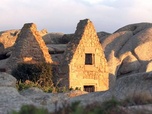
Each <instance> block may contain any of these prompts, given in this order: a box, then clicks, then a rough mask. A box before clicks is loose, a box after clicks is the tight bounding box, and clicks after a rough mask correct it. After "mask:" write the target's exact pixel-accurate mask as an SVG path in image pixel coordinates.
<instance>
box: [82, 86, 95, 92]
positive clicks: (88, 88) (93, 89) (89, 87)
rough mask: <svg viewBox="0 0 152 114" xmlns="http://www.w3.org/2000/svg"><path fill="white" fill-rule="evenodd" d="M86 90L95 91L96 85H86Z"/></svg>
mask: <svg viewBox="0 0 152 114" xmlns="http://www.w3.org/2000/svg"><path fill="white" fill-rule="evenodd" d="M84 91H87V92H94V91H95V87H94V86H92V85H89V86H84Z"/></svg>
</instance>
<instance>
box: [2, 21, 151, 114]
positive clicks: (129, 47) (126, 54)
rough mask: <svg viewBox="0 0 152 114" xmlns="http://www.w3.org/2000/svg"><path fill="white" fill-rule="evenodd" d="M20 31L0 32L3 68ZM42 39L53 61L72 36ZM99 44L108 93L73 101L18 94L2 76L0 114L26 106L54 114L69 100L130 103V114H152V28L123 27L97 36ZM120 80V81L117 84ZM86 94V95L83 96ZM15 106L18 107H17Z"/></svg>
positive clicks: (50, 35)
mask: <svg viewBox="0 0 152 114" xmlns="http://www.w3.org/2000/svg"><path fill="white" fill-rule="evenodd" d="M19 32H20V31H19V30H13V31H3V32H0V68H1V69H3V68H5V63H6V61H7V58H9V56H10V55H11V48H12V46H13V44H14V42H15V40H16V36H17V34H18V33H19ZM42 36H43V39H44V41H45V43H46V44H47V46H48V48H49V53H51V54H52V56H53V59H54V61H57V62H60V57H61V56H62V54H63V53H64V51H65V49H66V44H67V43H68V42H69V41H70V40H71V36H72V34H68V35H67V34H63V33H47V32H43V35H42ZM98 36H99V38H100V42H101V44H102V47H103V49H104V53H105V56H106V59H107V61H108V66H109V72H110V78H111V83H110V84H111V85H110V86H111V89H110V90H108V91H106V92H94V93H89V94H86V95H82V96H78V97H74V98H71V97H69V93H66V94H47V93H44V92H42V91H41V90H39V89H37V88H32V89H29V90H26V91H22V92H20V93H19V92H18V91H17V90H16V88H15V87H14V86H15V82H16V79H14V78H13V77H12V76H11V75H8V74H6V73H0V114H6V113H7V111H10V110H12V109H15V110H19V108H20V107H21V105H23V104H33V105H35V106H38V107H39V106H42V107H45V108H47V109H48V110H49V111H54V110H55V106H54V102H55V101H58V103H59V105H60V104H62V103H61V101H63V100H67V102H69V103H71V102H74V101H81V104H82V105H84V106H86V105H88V104H91V103H94V102H99V103H103V102H104V101H107V100H110V99H111V98H113V97H114V98H115V99H117V100H118V101H124V100H126V99H127V100H129V104H128V105H127V106H126V105H125V106H122V107H121V108H122V109H123V110H125V111H126V112H128V114H136V113H137V111H138V112H140V113H142V114H144V113H146V114H151V113H152V88H151V87H152V72H151V71H152V53H151V52H152V48H151V46H152V24H151V23H138V24H131V25H127V26H125V27H122V28H120V29H118V30H116V32H114V33H112V34H110V33H106V32H98ZM116 79H117V80H116ZM80 94H83V93H80ZM14 103H15V104H16V105H14Z"/></svg>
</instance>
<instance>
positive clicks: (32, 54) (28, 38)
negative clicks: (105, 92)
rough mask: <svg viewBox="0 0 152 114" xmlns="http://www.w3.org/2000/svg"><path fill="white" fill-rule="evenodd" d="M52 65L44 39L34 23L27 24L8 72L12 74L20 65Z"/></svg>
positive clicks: (16, 44) (8, 64) (11, 57)
mask: <svg viewBox="0 0 152 114" xmlns="http://www.w3.org/2000/svg"><path fill="white" fill-rule="evenodd" d="M25 62H28V63H37V62H47V63H52V59H51V57H50V54H49V52H48V48H47V47H46V45H45V42H44V41H43V39H42V37H41V36H40V35H39V32H38V31H37V28H36V25H35V24H33V23H29V24H25V25H24V26H23V28H22V29H21V32H20V34H19V35H18V38H17V40H16V43H15V45H14V50H13V51H12V54H11V56H10V58H9V60H8V62H7V71H8V72H10V70H12V69H13V68H15V67H16V66H17V64H18V63H25Z"/></svg>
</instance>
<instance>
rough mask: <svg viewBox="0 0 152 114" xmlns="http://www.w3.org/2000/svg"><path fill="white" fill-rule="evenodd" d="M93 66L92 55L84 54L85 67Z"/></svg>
mask: <svg viewBox="0 0 152 114" xmlns="http://www.w3.org/2000/svg"><path fill="white" fill-rule="evenodd" d="M93 64H94V54H92V53H86V54H85V65H93Z"/></svg>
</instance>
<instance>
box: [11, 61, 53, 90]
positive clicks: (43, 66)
mask: <svg viewBox="0 0 152 114" xmlns="http://www.w3.org/2000/svg"><path fill="white" fill-rule="evenodd" d="M12 75H13V76H14V77H15V78H16V79H17V80H18V85H17V86H18V88H19V90H22V89H24V88H25V89H26V88H28V87H34V86H36V87H39V88H41V89H44V90H45V89H47V90H49V91H50V90H51V89H50V88H53V86H54V84H53V80H52V79H53V75H52V67H51V64H48V63H38V64H28V63H21V64H18V66H17V67H16V68H15V69H13V70H12ZM27 80H28V81H29V82H30V83H26V81H27Z"/></svg>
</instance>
